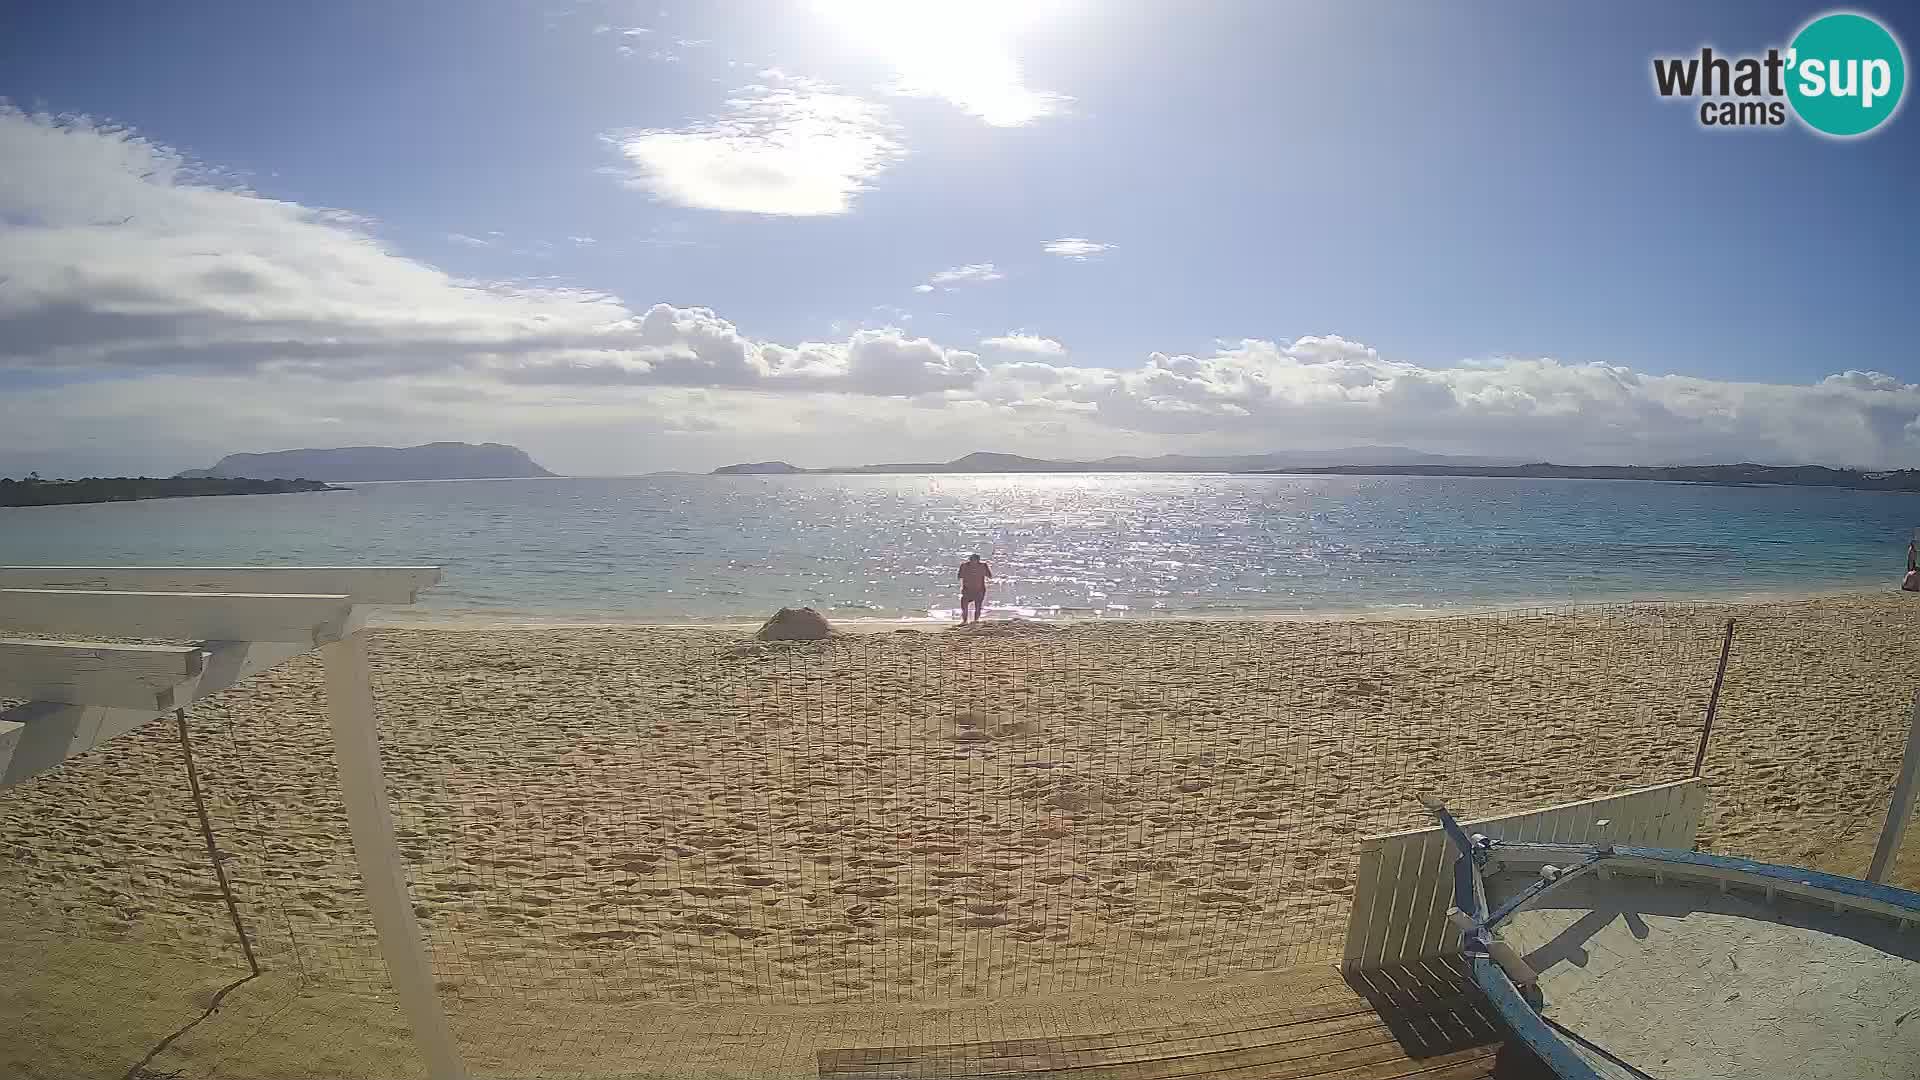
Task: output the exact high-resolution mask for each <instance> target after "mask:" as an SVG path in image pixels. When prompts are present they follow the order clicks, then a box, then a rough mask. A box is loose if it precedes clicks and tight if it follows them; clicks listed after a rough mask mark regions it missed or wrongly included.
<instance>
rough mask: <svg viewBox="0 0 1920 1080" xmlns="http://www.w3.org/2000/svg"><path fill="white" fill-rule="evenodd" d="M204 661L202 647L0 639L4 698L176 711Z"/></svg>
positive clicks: (0, 689) (0, 692)
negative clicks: (182, 689) (184, 686)
mask: <svg viewBox="0 0 1920 1080" xmlns="http://www.w3.org/2000/svg"><path fill="white" fill-rule="evenodd" d="M205 658H206V654H205V653H204V652H202V651H201V650H200V648H199V647H197V646H186V645H112V644H107V643H105V642H99V641H22V640H17V639H12V638H0V697H17V698H26V699H27V700H29V701H54V702H60V703H62V704H66V705H111V706H115V707H118V708H126V709H150V710H163V709H171V708H173V707H174V702H175V691H176V690H177V689H178V688H179V687H180V686H181V685H182V684H185V683H189V682H192V681H194V680H195V678H196V677H197V676H198V675H199V674H200V665H201V663H202V661H203V660H205Z"/></svg>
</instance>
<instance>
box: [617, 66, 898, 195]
mask: <svg viewBox="0 0 1920 1080" xmlns="http://www.w3.org/2000/svg"><path fill="white" fill-rule="evenodd" d="M762 77H763V78H766V79H767V80H768V81H767V82H766V83H762V84H756V85H753V86H748V87H744V88H742V89H740V90H738V91H736V92H735V94H734V96H733V97H731V98H729V99H727V102H726V111H725V112H724V113H722V114H721V115H720V116H718V117H715V118H713V119H710V120H706V121H702V122H700V123H697V124H693V125H690V126H688V127H684V128H672V129H658V128H656V129H648V130H642V131H628V132H621V133H616V134H613V135H609V136H607V139H608V141H609V142H610V143H612V144H613V145H614V146H616V147H617V148H618V149H619V151H620V153H621V154H622V155H623V156H625V157H626V159H627V161H628V162H629V163H630V164H631V165H632V167H633V170H632V172H631V173H630V174H629V175H628V177H627V179H626V183H627V184H628V186H630V187H635V188H639V189H641V190H644V191H648V192H651V193H652V194H653V196H654V197H655V198H657V199H660V200H662V201H664V202H670V203H673V204H675V205H679V206H690V207H695V208H697V209H702V210H733V211H739V212H742V213H750V214H773V215H783V216H789V217H813V216H820V215H827V214H844V213H846V212H847V211H848V210H850V209H851V208H852V206H853V200H854V197H855V196H857V195H858V194H859V193H861V192H863V191H865V190H867V188H868V187H869V186H870V181H872V179H873V178H874V177H876V176H878V175H879V174H880V173H882V172H884V171H886V170H887V169H888V168H889V167H891V166H892V165H894V164H895V163H896V162H898V161H899V160H900V159H901V158H903V157H904V156H905V155H906V149H905V147H903V146H902V145H901V143H900V142H899V141H898V139H897V138H896V134H895V129H894V126H893V124H892V122H891V121H890V120H889V119H888V117H887V112H886V109H885V108H883V107H882V106H879V105H875V104H873V103H871V102H867V101H862V100H861V99H859V98H856V97H851V96H849V95H846V94H841V93H837V92H834V91H833V90H831V89H830V88H828V87H826V86H823V85H822V84H820V83H816V82H813V81H811V80H808V79H800V78H793V77H790V76H786V75H782V74H781V73H779V72H764V73H762Z"/></svg>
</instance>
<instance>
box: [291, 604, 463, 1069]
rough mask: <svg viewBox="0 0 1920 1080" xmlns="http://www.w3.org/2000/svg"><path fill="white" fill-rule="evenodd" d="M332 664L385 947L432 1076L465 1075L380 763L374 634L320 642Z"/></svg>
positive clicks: (333, 699) (345, 794)
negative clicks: (372, 672)
mask: <svg viewBox="0 0 1920 1080" xmlns="http://www.w3.org/2000/svg"><path fill="white" fill-rule="evenodd" d="M321 655H322V656H323V657H324V658H325V660H326V664H327V720H328V722H329V723H331V724H332V725H333V753H334V759H335V761H336V762H337V763H338V765H339V767H340V795H341V798H342V799H343V800H344V801H345V802H346V804H347V827H348V830H349V831H350V832H351V833H352V835H353V857H354V861H355V862H357V863H358V864H359V866H360V881H361V884H363V885H364V886H365V887H366V891H367V905H368V907H370V908H372V909H373V925H374V929H375V930H376V931H378V932H379V935H380V953H381V956H382V957H383V958H384V959H385V960H386V962H387V975H388V977H390V978H391V979H392V980H393V989H394V991H395V992H396V993H397V994H398V995H399V997H400V1005H401V1007H402V1008H404V1009H405V1010H406V1012H407V1018H408V1019H409V1020H410V1021H412V1023H413V1037H414V1040H415V1041H416V1042H417V1043H418V1044H419V1046H420V1053H421V1056H423V1057H425V1058H426V1059H427V1074H428V1075H429V1076H431V1077H432V1078H433V1080H464V1078H465V1076H466V1067H465V1066H464V1065H463V1064H462V1063H461V1060H460V1051H459V1049H458V1047H457V1046H456V1045H455V1044H454V1041H453V1031H452V1029H451V1028H450V1027H449V1026H448V1024H447V1014H446V1010H445V1009H443V1008H442V1007H441V1005H440V997H439V995H438V993H436V991H435V989H434V982H433V969H432V967H431V965H429V963H428V961H427V948H426V943H425V941H424V939H422V938H421V936H420V925H419V923H418V922H416V921H415V919H414V916H413V900H412V899H411V898H410V897H409V895H408V893H407V868H406V864H405V863H404V862H403V861H402V860H401V858H400V846H399V844H398V843H397V842H396V841H395V839H394V833H393V811H392V809H391V807H390V806H389V805H388V802H387V779H386V776H385V774H384V773H383V772H382V771H381V768H380V739H379V736H378V733H377V731H376V729H375V724H374V711H373V689H372V686H371V684H370V682H369V676H368V670H367V636H366V634H365V633H356V634H352V635H350V636H348V637H347V638H345V639H343V640H340V641H335V642H332V643H330V644H328V645H327V646H326V647H325V648H324V649H322V650H321Z"/></svg>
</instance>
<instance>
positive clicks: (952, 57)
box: [817, 0, 1073, 127]
mask: <svg viewBox="0 0 1920 1080" xmlns="http://www.w3.org/2000/svg"><path fill="white" fill-rule="evenodd" d="M817 6H818V7H819V8H820V9H821V10H822V12H823V14H825V15H827V16H828V18H829V19H830V20H831V21H832V23H833V24H834V26H835V29H836V31H837V32H838V34H839V35H841V36H844V37H845V38H846V39H848V40H851V41H854V42H856V43H858V44H860V45H862V46H864V47H865V48H866V49H867V50H868V51H870V52H874V53H877V54H879V55H880V56H881V57H882V58H884V59H885V60H886V61H887V63H888V64H890V65H891V66H892V67H893V69H894V71H895V73H896V81H895V83H894V85H893V89H894V91H895V92H897V93H901V94H909V95H914V96H919V97H934V98H942V99H944V100H946V101H947V102H949V103H951V104H952V105H954V106H955V107H957V108H959V109H960V110H961V111H963V112H966V113H968V114H970V115H972V116H975V117H978V118H979V119H980V120H982V121H984V122H986V123H988V124H991V125H993V126H995V127H1020V126H1023V125H1026V124H1030V123H1033V122H1034V121H1035V120H1039V119H1041V118H1043V117H1048V116H1053V115H1056V114H1059V113H1062V112H1065V111H1066V108H1067V106H1068V105H1070V104H1072V102H1073V99H1072V98H1070V97H1067V96H1066V95H1064V94H1057V93H1054V92H1052V91H1050V90H1036V89H1034V88H1032V87H1030V86H1028V85H1026V79H1025V77H1024V75H1023V73H1022V72H1021V69H1020V62H1019V60H1018V59H1017V58H1016V57H1015V55H1014V50H1013V45H1012V40H1013V38H1014V37H1015V36H1016V32H1017V31H1018V29H1019V26H1020V24H1021V23H1023V22H1025V21H1027V20H1028V19H1030V18H1032V17H1033V15H1034V9H1035V8H1037V7H1039V6H1040V5H1038V4H1036V3H1034V2H1033V0H967V2H964V3H962V2H952V0H818V3H817Z"/></svg>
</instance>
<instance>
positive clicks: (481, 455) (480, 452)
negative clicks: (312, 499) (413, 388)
mask: <svg viewBox="0 0 1920 1080" xmlns="http://www.w3.org/2000/svg"><path fill="white" fill-rule="evenodd" d="M553 475H555V474H553V473H550V472H548V471H547V470H545V469H543V468H541V467H540V466H539V464H538V463H536V462H535V461H534V460H533V459H532V458H530V457H528V456H527V454H526V451H524V450H521V449H520V448H519V447H517V446H508V445H506V444H505V443H463V442H436V443H426V444H424V445H421V446H401V447H395V446H343V447H339V448H336V449H332V450H276V451H274V452H272V453H268V454H228V455H227V456H226V457H223V458H221V459H220V460H219V462H217V463H216V464H215V465H214V466H213V468H211V469H188V470H187V471H185V472H182V473H176V474H175V476H176V478H178V479H193V478H197V477H246V478H249V479H255V480H294V479H302V480H331V481H337V482H342V483H345V482H350V481H356V480H357V481H363V482H364V481H370V480H492V479H503V478H511V477H525V476H553Z"/></svg>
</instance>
